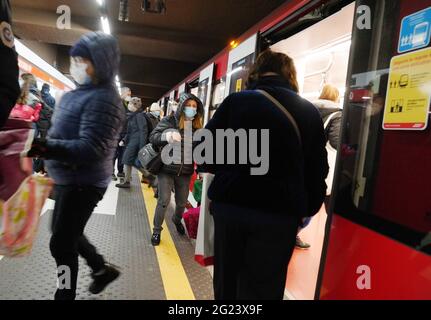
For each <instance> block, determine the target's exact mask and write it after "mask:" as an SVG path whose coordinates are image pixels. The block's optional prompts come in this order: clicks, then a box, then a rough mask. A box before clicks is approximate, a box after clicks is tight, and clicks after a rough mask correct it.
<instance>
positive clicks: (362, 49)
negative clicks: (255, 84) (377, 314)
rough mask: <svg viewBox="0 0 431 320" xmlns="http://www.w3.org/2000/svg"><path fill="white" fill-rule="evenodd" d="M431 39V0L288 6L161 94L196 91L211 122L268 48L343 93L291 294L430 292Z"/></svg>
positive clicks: (306, 85) (310, 95)
mask: <svg viewBox="0 0 431 320" xmlns="http://www.w3.org/2000/svg"><path fill="white" fill-rule="evenodd" d="M430 36H431V1H430V0H415V1H410V0H393V1H392V0H391V1H385V0H357V1H342V0H330V1H322V0H297V1H286V4H285V5H283V6H281V7H280V8H279V9H277V10H276V11H275V12H273V13H272V14H271V15H269V16H268V17H266V18H265V19H263V20H262V21H261V22H259V23H258V24H257V25H255V26H254V27H253V28H251V29H250V30H249V31H247V32H246V33H245V34H244V35H242V36H241V37H240V38H239V39H237V40H235V41H232V43H231V47H229V48H226V49H225V50H223V51H222V52H220V53H219V54H218V55H217V56H215V57H214V58H212V59H211V60H210V61H209V62H207V63H205V64H204V65H203V66H202V67H201V68H200V69H199V70H196V72H194V73H193V74H191V75H190V76H189V77H188V78H187V79H185V80H184V82H183V83H182V84H179V85H178V86H177V87H175V88H174V89H173V90H172V91H171V92H170V93H168V96H166V97H165V98H164V99H162V100H161V101H160V103H161V104H163V105H164V106H165V108H168V102H169V101H170V100H173V99H175V98H177V97H178V95H179V94H180V93H181V92H184V91H191V92H194V93H196V94H197V95H198V96H199V97H200V98H201V99H202V100H203V101H204V104H205V106H206V119H208V118H210V117H211V116H212V114H213V113H214V112H215V111H216V110H217V107H218V105H219V104H220V103H221V102H222V101H223V99H224V97H226V96H227V95H229V94H230V93H232V92H236V91H240V90H243V89H244V87H245V77H246V74H247V71H248V68H249V67H250V65H251V64H252V63H253V61H254V59H255V57H256V55H257V54H258V53H259V52H261V51H262V50H264V49H266V48H268V47H271V48H272V49H273V50H276V51H281V52H285V53H287V54H289V55H290V56H292V57H293V58H294V59H295V63H296V67H297V69H298V77H299V83H300V87H301V93H300V94H301V95H302V96H303V97H304V98H307V99H310V100H313V99H315V98H317V96H318V94H319V91H320V89H321V88H322V86H323V84H325V83H331V84H334V85H335V86H337V87H338V88H339V90H340V91H341V92H342V94H343V96H344V100H343V101H342V106H343V128H342V132H341V136H342V139H341V143H340V146H339V152H338V159H337V166H336V174H335V181H334V185H333V190H332V197H331V205H330V209H329V212H328V213H326V212H325V211H324V210H323V209H322V211H321V212H320V213H319V214H318V216H317V217H315V218H314V219H313V223H312V224H311V225H310V226H309V227H308V230H307V229H306V230H305V231H304V234H303V235H302V237H303V238H304V240H307V241H310V242H311V244H312V248H311V250H309V251H301V252H299V251H298V252H295V254H294V257H293V259H292V262H291V264H290V266H289V274H288V282H287V284H286V293H287V295H288V296H289V297H290V298H295V299H431V256H430V254H431V196H430V192H431V131H430V129H429V127H428V122H429V121H428V120H429V117H430V96H431V48H430ZM167 112H169V110H167Z"/></svg>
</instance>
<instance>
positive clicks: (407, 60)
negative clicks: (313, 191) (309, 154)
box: [318, 0, 431, 299]
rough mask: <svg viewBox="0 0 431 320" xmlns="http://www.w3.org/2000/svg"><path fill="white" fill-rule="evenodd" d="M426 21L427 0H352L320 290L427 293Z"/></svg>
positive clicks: (430, 262) (430, 216)
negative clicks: (339, 134)
mask: <svg viewBox="0 0 431 320" xmlns="http://www.w3.org/2000/svg"><path fill="white" fill-rule="evenodd" d="M430 27H431V1H429V0H415V1H410V0H399V1H394V0H358V1H356V7H355V20H354V28H353V37H352V50H351V56H350V64H349V72H348V83H349V86H348V89H347V93H346V102H345V106H344V113H343V129H342V139H341V145H340V152H339V154H338V162H337V169H336V175H335V185H334V189H333V195H334V196H333V198H332V201H331V210H330V211H331V212H333V214H332V215H331V216H330V222H329V223H328V226H327V231H328V232H327V239H326V241H325V259H323V260H322V261H323V262H324V263H322V268H321V272H320V277H319V289H320V292H318V297H320V298H321V299H430V298H431V256H430V254H431V197H430V196H429V193H430V181H431V130H430V128H429V126H430V124H429V117H430V115H429V113H430V96H431V47H430V45H429V44H430V37H431V28H430ZM320 284H321V285H320Z"/></svg>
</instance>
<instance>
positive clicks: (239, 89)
mask: <svg viewBox="0 0 431 320" xmlns="http://www.w3.org/2000/svg"><path fill="white" fill-rule="evenodd" d="M241 90H242V79H241V78H240V79H238V80H236V89H235V92H240V91H241Z"/></svg>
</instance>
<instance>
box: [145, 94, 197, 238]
mask: <svg viewBox="0 0 431 320" xmlns="http://www.w3.org/2000/svg"><path fill="white" fill-rule="evenodd" d="M203 117H204V107H203V104H202V102H201V101H200V100H199V98H198V97H196V96H194V95H192V94H189V93H184V94H182V95H181V97H180V103H179V106H178V109H177V111H176V113H175V114H174V115H170V116H168V117H165V118H163V119H162V121H160V123H159V124H158V126H157V127H156V129H154V131H153V132H152V134H151V136H150V142H151V143H152V144H153V146H154V147H155V148H156V149H160V150H162V149H163V148H164V147H165V146H167V145H174V144H177V145H179V144H181V152H180V153H178V154H177V155H174V158H176V159H175V160H174V161H173V163H171V164H163V166H162V169H161V171H160V173H159V174H158V176H157V178H158V201H157V207H156V212H155V215H154V229H153V235H152V237H151V244H152V245H153V246H158V245H159V244H160V240H161V232H162V230H163V228H162V224H163V221H164V219H165V215H166V211H167V210H168V205H169V203H170V200H171V194H172V189H175V204H176V208H175V214H174V216H173V219H172V220H173V222H174V224H175V226H176V229H177V231H178V233H179V234H181V235H184V234H185V230H184V227H183V225H182V224H181V219H182V217H183V213H184V209H185V206H186V204H187V198H188V195H189V191H190V190H189V186H190V180H191V177H192V175H193V173H194V163H193V155H192V154H188V153H187V152H185V149H186V144H187V143H189V142H188V141H186V140H185V139H184V131H185V130H184V129H185V128H186V125H188V124H190V126H191V129H192V131H193V132H195V131H196V130H198V129H201V128H202V124H203ZM191 143H192V142H191V141H190V144H191ZM190 147H192V146H191V145H190ZM188 150H190V149H188ZM186 160H187V161H186Z"/></svg>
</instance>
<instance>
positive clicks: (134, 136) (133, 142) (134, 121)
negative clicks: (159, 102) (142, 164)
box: [116, 97, 148, 188]
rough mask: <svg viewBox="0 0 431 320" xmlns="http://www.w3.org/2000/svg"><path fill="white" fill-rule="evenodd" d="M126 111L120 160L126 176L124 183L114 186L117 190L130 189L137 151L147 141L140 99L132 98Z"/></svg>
mask: <svg viewBox="0 0 431 320" xmlns="http://www.w3.org/2000/svg"><path fill="white" fill-rule="evenodd" d="M128 110H129V113H128V121H127V133H126V136H125V137H124V139H123V143H124V146H125V149H124V154H123V159H122V163H123V164H124V166H125V167H124V169H125V171H126V172H125V173H126V176H125V178H124V181H122V182H121V183H119V184H117V185H116V187H117V188H130V182H131V181H132V168H133V167H135V166H136V163H137V159H138V152H139V150H141V149H142V148H143V147H144V146H145V145H146V143H147V139H148V127H147V120H146V118H145V114H144V113H143V110H142V101H141V99H140V98H137V97H134V98H132V99H131V100H130V102H129V105H128Z"/></svg>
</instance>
